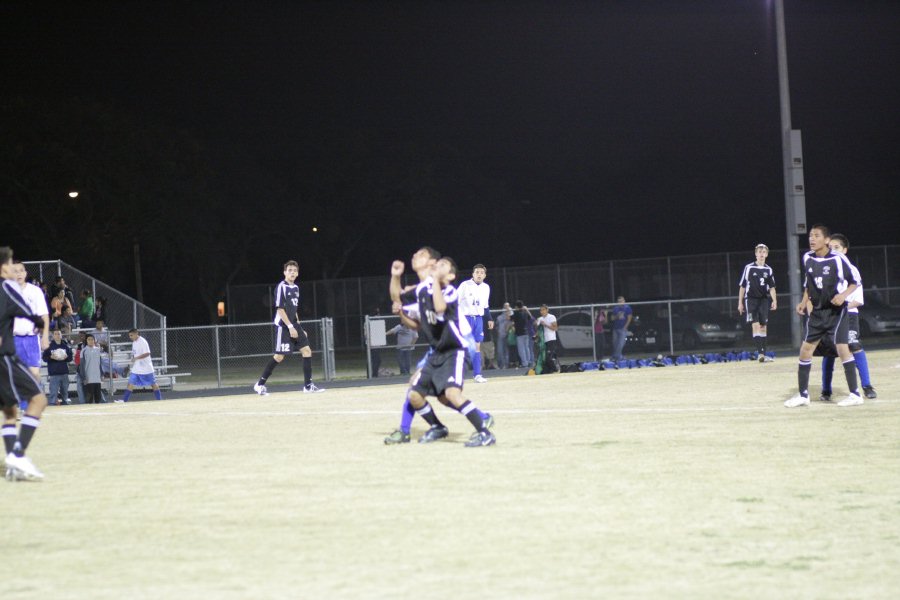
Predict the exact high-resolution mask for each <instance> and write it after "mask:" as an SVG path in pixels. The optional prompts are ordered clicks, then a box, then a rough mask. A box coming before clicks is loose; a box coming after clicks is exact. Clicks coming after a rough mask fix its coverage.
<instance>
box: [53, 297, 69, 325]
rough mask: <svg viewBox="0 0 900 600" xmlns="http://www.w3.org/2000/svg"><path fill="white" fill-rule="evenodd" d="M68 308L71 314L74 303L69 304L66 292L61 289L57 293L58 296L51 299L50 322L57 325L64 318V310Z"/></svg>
mask: <svg viewBox="0 0 900 600" xmlns="http://www.w3.org/2000/svg"><path fill="white" fill-rule="evenodd" d="M67 306H68V307H69V312H70V313H71V312H72V303H71V302H69V299H68V298H66V290H65V289H63V288H59V289H58V290H57V291H56V294H54V295H53V297H52V298H51V299H50V320H51V321H53V322H54V323H55V322H56V321H57V320H58V319H59V318H60V317H61V316H62V314H63V313H62V309H63V308H65V307H67ZM51 326H52V325H51Z"/></svg>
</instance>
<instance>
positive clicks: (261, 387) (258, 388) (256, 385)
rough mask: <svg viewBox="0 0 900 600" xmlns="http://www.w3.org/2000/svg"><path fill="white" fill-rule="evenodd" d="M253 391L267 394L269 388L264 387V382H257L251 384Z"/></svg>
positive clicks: (262, 394) (261, 394) (263, 394)
mask: <svg viewBox="0 0 900 600" xmlns="http://www.w3.org/2000/svg"><path fill="white" fill-rule="evenodd" d="M253 391H254V392H256V393H257V394H259V395H260V396H268V395H269V390H267V389H266V386H265V384H262V385H260V384H259V383H254V384H253Z"/></svg>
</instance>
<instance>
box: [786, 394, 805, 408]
mask: <svg viewBox="0 0 900 600" xmlns="http://www.w3.org/2000/svg"><path fill="white" fill-rule="evenodd" d="M784 406H785V408H797V407H798V406H809V396H804V395H803V394H797V395H796V396H794V397H793V398H791V399H790V400H787V401H785V403H784Z"/></svg>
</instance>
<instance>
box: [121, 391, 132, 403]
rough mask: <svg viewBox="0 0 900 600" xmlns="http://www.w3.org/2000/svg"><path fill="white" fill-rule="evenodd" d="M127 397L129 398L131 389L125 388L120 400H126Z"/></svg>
mask: <svg viewBox="0 0 900 600" xmlns="http://www.w3.org/2000/svg"><path fill="white" fill-rule="evenodd" d="M129 398H131V390H125V393H124V394H123V395H122V402H128V399H129Z"/></svg>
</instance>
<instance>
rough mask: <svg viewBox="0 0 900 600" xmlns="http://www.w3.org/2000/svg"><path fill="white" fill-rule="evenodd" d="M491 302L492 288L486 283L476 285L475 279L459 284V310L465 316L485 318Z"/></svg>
mask: <svg viewBox="0 0 900 600" xmlns="http://www.w3.org/2000/svg"><path fill="white" fill-rule="evenodd" d="M490 300H491V286H489V285H488V284H486V283H485V282H483V281H482V282H481V283H475V280H474V279H466V280H465V281H463V282H462V283H461V284H459V309H460V311H461V312H462V314H464V315H465V316H467V317H483V316H484V309H486V308H488V307H489V306H490Z"/></svg>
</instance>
